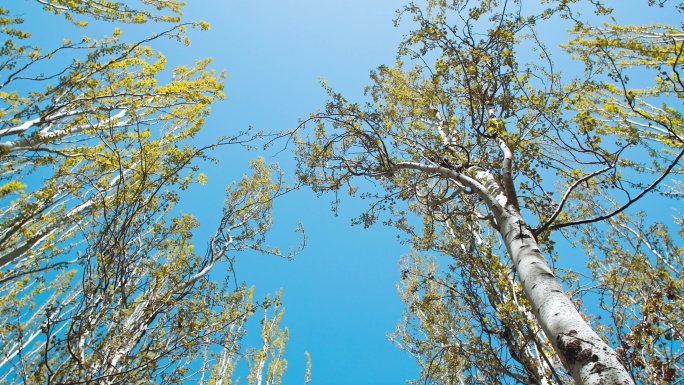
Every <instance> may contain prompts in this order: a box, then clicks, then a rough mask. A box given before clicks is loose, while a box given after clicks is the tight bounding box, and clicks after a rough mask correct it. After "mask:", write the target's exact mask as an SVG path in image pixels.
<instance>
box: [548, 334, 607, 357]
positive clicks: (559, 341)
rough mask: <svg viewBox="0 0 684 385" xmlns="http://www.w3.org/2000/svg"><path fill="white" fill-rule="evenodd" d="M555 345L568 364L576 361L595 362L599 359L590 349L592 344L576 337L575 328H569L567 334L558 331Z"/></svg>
mask: <svg viewBox="0 0 684 385" xmlns="http://www.w3.org/2000/svg"><path fill="white" fill-rule="evenodd" d="M556 346H558V349H559V350H560V351H561V353H562V354H563V356H564V357H565V360H566V362H567V364H568V365H569V366H574V365H575V364H576V363H578V362H580V363H583V362H587V361H590V362H597V361H598V360H599V357H598V356H597V355H596V354H594V353H593V351H592V347H593V346H594V344H592V343H591V342H589V341H586V340H583V339H581V338H578V337H577V331H576V330H570V331H569V332H568V333H567V334H565V333H560V334H559V335H558V337H556Z"/></svg>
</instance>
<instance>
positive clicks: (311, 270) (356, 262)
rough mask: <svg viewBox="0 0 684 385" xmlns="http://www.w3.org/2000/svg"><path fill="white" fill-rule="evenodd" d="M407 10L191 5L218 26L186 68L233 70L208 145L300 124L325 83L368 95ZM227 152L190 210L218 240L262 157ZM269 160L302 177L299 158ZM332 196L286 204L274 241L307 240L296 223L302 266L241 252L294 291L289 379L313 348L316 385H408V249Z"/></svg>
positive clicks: (345, 5)
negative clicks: (251, 164) (402, 268)
mask: <svg viewBox="0 0 684 385" xmlns="http://www.w3.org/2000/svg"><path fill="white" fill-rule="evenodd" d="M401 5H402V1H399V0H396V1H377V2H367V1H345V2H340V1H317V2H312V1H301V0H300V1H290V2H276V1H268V2H263V1H261V2H259V1H255V2H236V1H228V2H226V1H207V0H204V1H197V2H192V3H189V4H188V6H187V7H186V11H185V16H186V17H187V18H188V19H190V20H197V19H202V20H206V21H208V22H209V23H210V24H211V30H210V31H208V32H202V33H196V34H193V35H192V39H193V43H192V46H191V47H190V49H187V50H182V51H178V52H179V53H182V54H183V56H184V58H185V59H187V60H194V59H195V58H200V57H213V58H214V60H215V62H214V68H220V69H225V70H226V72H227V74H228V79H227V82H226V94H227V98H226V101H225V102H222V103H220V104H218V105H216V106H215V107H214V108H213V110H212V115H211V117H210V118H209V119H208V120H207V125H206V129H205V131H204V134H203V137H206V138H207V140H211V139H212V138H213V137H215V136H216V135H221V134H225V133H227V132H232V131H234V130H238V129H244V128H246V127H248V126H254V128H255V129H266V130H274V131H275V130H282V129H287V128H293V127H295V126H296V124H297V122H298V119H300V118H305V117H307V116H308V115H309V114H310V113H311V112H314V111H316V110H318V109H320V108H322V107H323V105H324V102H325V100H326V93H325V92H324V90H323V89H322V88H321V86H320V82H319V79H325V80H327V81H328V82H329V84H330V85H331V86H333V87H334V88H335V89H336V90H337V91H340V92H343V93H344V94H346V95H348V96H349V97H350V98H360V97H361V96H362V93H363V87H364V86H365V85H366V84H367V82H368V75H369V72H370V70H371V69H373V68H375V67H377V66H379V65H381V64H385V63H392V62H393V61H394V58H395V55H396V48H397V45H398V43H399V41H400V40H401V36H402V32H401V30H398V29H397V28H394V27H393V23H392V20H393V18H394V16H395V10H396V9H397V8H399V7H400V6H401ZM167 55H170V53H168V52H167ZM217 155H218V157H219V158H220V159H221V164H220V165H219V166H218V167H215V168H214V169H213V170H207V171H208V172H207V173H208V175H209V181H210V182H209V184H208V185H207V186H206V187H205V188H203V189H201V192H199V190H197V189H196V190H197V192H198V193H199V194H202V195H203V197H202V198H201V199H198V201H197V202H188V201H185V202H184V206H183V207H186V208H188V207H190V205H188V204H189V203H191V204H192V209H191V210H192V211H193V213H194V214H196V215H197V216H199V217H200V218H201V219H202V220H203V223H204V225H205V226H203V227H202V229H206V231H207V233H208V232H209V231H211V230H212V225H213V224H215V222H216V221H218V218H219V215H220V207H221V206H220V204H221V202H222V199H223V189H224V187H225V185H226V184H227V183H228V182H230V181H231V180H232V178H239V177H241V176H242V174H243V173H244V170H245V165H246V162H247V160H248V159H249V158H251V157H253V156H256V155H257V153H256V152H249V153H245V152H243V151H240V150H238V149H237V148H224V149H222V150H219V152H218V154H217ZM264 155H266V156H267V160H268V161H270V162H279V163H280V164H281V166H283V168H284V169H285V171H286V172H288V173H290V174H291V171H292V165H293V163H292V160H291V158H290V156H289V154H287V153H282V154H280V155H278V156H276V157H272V154H264ZM204 194H207V195H209V197H207V198H204ZM330 200H332V197H330V196H326V197H323V198H321V199H316V198H315V196H314V195H313V194H312V193H311V192H309V191H300V192H297V193H296V194H291V195H290V196H286V197H284V198H283V199H281V200H280V201H279V202H277V203H276V207H275V213H274V216H275V221H276V224H275V228H274V231H273V233H272V237H271V238H270V239H271V241H272V242H273V243H278V244H279V245H287V244H292V243H294V242H296V237H295V234H293V233H292V232H291V230H292V229H293V228H294V227H295V225H296V224H297V222H302V223H303V225H304V228H305V230H306V231H307V234H308V236H309V239H308V242H309V245H308V247H307V248H306V249H305V251H304V252H303V253H302V254H301V255H299V256H298V257H297V258H296V260H295V261H285V260H280V259H276V258H273V257H269V256H260V255H253V254H250V255H240V256H238V261H237V264H236V270H237V277H238V280H244V281H246V282H248V284H254V285H256V287H257V293H261V294H265V293H267V292H273V291H275V290H277V289H279V288H281V287H282V288H284V294H283V296H284V306H285V308H286V311H285V316H284V318H283V321H282V325H283V326H287V327H288V328H289V331H290V341H289V343H288V345H287V349H286V355H287V359H288V361H289V368H288V371H287V372H286V374H285V377H284V383H285V384H297V383H301V382H302V378H303V373H304V370H305V357H304V351H308V352H309V353H310V354H311V359H312V365H313V374H312V379H313V381H314V382H313V383H317V384H331V385H334V384H378V385H382V384H400V383H404V382H405V381H406V380H407V379H413V378H417V377H418V368H417V366H415V364H414V363H413V360H412V359H410V358H409V357H408V356H407V355H405V354H404V353H403V352H402V351H400V350H399V349H397V348H396V347H394V346H392V344H391V343H390V342H389V341H388V340H387V338H386V334H387V333H389V332H392V331H393V330H394V328H395V327H396V324H397V322H398V321H399V319H400V317H401V312H402V306H401V302H400V301H399V299H398V296H397V294H396V282H397V281H398V278H399V272H398V269H397V262H398V259H399V256H400V255H401V254H403V253H406V252H407V251H408V246H402V245H399V244H398V243H397V242H396V241H395V234H394V233H393V232H392V231H391V230H388V229H385V228H381V227H375V228H371V229H366V230H364V229H361V228H352V227H350V226H349V224H350V218H351V217H352V216H353V215H355V214H358V212H359V210H360V207H361V206H359V205H357V204H355V203H354V202H351V201H346V202H345V204H344V206H343V211H342V212H341V214H340V216H339V217H334V216H333V214H332V213H331V212H330ZM200 201H201V203H200ZM205 218H206V219H205ZM198 235H200V236H199V237H198V238H201V234H198ZM252 330H253V334H254V335H255V334H256V333H257V329H255V328H253V329H252Z"/></svg>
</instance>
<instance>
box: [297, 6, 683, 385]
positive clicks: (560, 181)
mask: <svg viewBox="0 0 684 385" xmlns="http://www.w3.org/2000/svg"><path fill="white" fill-rule="evenodd" d="M545 3H548V4H549V5H547V6H546V9H544V8H539V9H537V10H536V11H531V12H527V8H523V5H522V2H520V1H482V2H481V1H478V2H470V1H459V0H456V1H428V4H427V6H426V7H424V8H421V7H419V6H418V5H416V4H411V5H409V6H406V7H405V8H404V10H403V12H402V13H400V16H403V17H405V16H407V15H408V16H411V17H412V18H413V21H414V22H415V25H416V28H415V29H414V30H413V31H412V32H411V33H410V34H409V35H408V37H407V38H406V41H405V42H404V44H402V45H401V47H400V51H399V59H398V60H397V63H396V65H395V66H393V67H386V66H382V67H380V68H379V69H378V70H377V71H375V72H373V73H372V76H371V78H372V80H373V85H372V86H370V87H368V88H367V93H368V95H369V96H370V97H371V98H372V102H368V103H366V104H363V105H361V104H357V103H352V102H348V101H347V100H346V99H345V98H344V97H343V96H342V95H340V94H337V93H335V92H333V91H332V89H330V88H328V90H329V93H330V97H331V99H330V101H329V102H328V103H327V105H326V109H325V111H323V112H320V113H317V114H313V115H312V116H311V117H310V118H309V119H307V120H306V121H305V122H304V123H303V124H302V126H304V125H306V124H307V123H309V122H312V123H314V124H315V128H314V130H313V134H312V135H311V136H309V137H307V138H306V139H298V141H299V144H298V148H297V159H298V162H299V169H298V172H299V178H300V180H301V181H302V182H304V183H307V184H309V185H310V186H311V187H312V188H313V189H314V190H315V191H317V192H319V193H323V192H326V191H333V192H335V193H337V192H338V191H339V190H340V189H341V188H343V187H345V188H346V189H347V191H348V192H349V194H351V195H355V194H357V191H358V189H359V188H362V189H367V190H364V192H363V193H361V194H360V197H361V198H362V199H369V200H371V202H372V203H371V204H370V207H369V209H368V210H367V211H366V212H364V213H363V214H362V215H361V216H360V217H359V218H358V219H357V220H355V223H359V224H364V225H365V226H369V225H372V224H373V223H375V222H376V221H377V220H378V218H379V216H380V213H381V212H382V211H389V212H390V213H391V214H392V216H390V217H389V218H386V219H385V223H386V224H390V225H393V226H396V227H397V228H399V229H401V230H403V231H405V232H406V233H407V240H408V241H410V242H412V243H413V245H414V246H415V247H416V248H417V249H419V250H427V249H434V250H437V251H439V252H441V253H443V254H446V255H448V256H451V257H453V260H454V262H453V263H452V264H451V266H450V270H451V271H449V273H446V274H445V275H441V276H438V274H437V273H436V271H437V269H436V267H434V265H432V264H431V262H429V260H428V261H423V260H422V259H421V258H420V257H417V256H412V257H409V258H407V259H406V262H405V266H404V267H402V274H403V281H404V288H403V289H402V296H403V298H404V300H405V302H406V303H407V305H408V307H407V311H408V316H407V317H408V318H407V322H405V323H404V324H403V326H401V325H400V328H399V330H398V334H397V335H396V336H395V338H397V340H398V341H401V342H400V343H401V344H403V346H405V348H406V349H407V350H408V351H409V352H410V353H411V354H413V355H415V356H416V358H417V359H418V360H419V362H420V363H421V365H422V367H423V368H424V371H423V379H424V380H425V381H427V379H432V380H434V381H436V382H439V383H456V382H459V381H460V382H465V383H482V382H483V381H484V382H494V383H496V382H502V383H505V382H517V383H563V382H566V381H567V380H568V376H569V377H572V378H573V379H574V381H575V382H576V383H582V384H599V383H601V384H625V383H632V382H634V381H645V382H657V381H664V382H665V383H668V382H674V381H676V379H677V378H679V376H681V374H679V370H680V365H681V364H680V363H679V361H680V360H681V354H680V352H681V342H679V341H681V339H680V337H674V334H675V333H674V332H673V330H674V328H676V327H677V326H676V325H679V324H681V316H679V315H677V313H676V312H674V311H673V312H671V313H670V318H667V317H665V318H663V319H667V321H663V322H666V323H665V324H664V325H667V326H664V327H663V328H664V329H668V330H670V331H671V334H670V337H672V338H671V339H670V340H671V341H673V340H676V342H673V343H672V344H671V345H670V347H669V348H667V349H665V348H664V347H663V344H659V343H657V341H660V340H658V339H657V338H652V337H653V335H649V337H648V338H652V339H651V340H649V343H648V345H649V346H651V348H648V349H651V350H648V349H647V348H645V346H646V345H645V343H644V342H641V343H640V344H639V345H638V346H639V347H638V348H637V350H638V353H636V352H633V354H632V356H629V355H625V352H624V349H625V347H623V351H620V350H618V352H617V353H616V351H615V350H614V349H611V348H610V347H609V346H608V345H606V343H605V342H604V341H605V340H610V341H611V342H612V343H613V346H614V347H618V346H621V345H622V338H621V337H622V336H624V335H625V330H627V329H631V330H634V329H633V328H634V327H635V325H634V324H632V323H631V322H628V324H629V326H628V324H625V323H624V322H627V321H626V319H625V318H624V317H622V318H620V317H621V316H620V314H619V313H620V312H615V313H614V314H612V316H614V317H615V319H620V322H621V323H620V325H621V326H620V328H623V329H622V331H617V328H612V329H610V328H606V327H604V326H594V325H593V320H592V325H590V323H589V322H588V320H587V317H586V316H584V315H583V314H581V313H580V312H579V311H578V308H579V307H580V303H579V302H578V300H579V299H580V297H579V296H577V297H575V296H572V297H571V294H570V293H568V290H570V286H566V287H565V288H564V287H563V286H562V285H561V283H562V282H563V280H564V278H569V279H576V278H577V272H576V271H569V273H570V274H569V275H565V274H564V273H563V271H562V270H558V269H553V268H552V267H551V266H550V264H552V263H554V262H555V261H556V259H558V258H563V256H564V255H566V254H574V253H573V252H572V251H571V250H568V251H566V252H563V253H560V254H556V251H555V249H554V239H557V238H552V237H551V236H552V234H553V233H554V231H555V232H556V233H558V232H559V231H561V232H564V234H565V235H570V234H572V233H571V231H575V230H577V231H584V232H586V233H587V234H592V233H593V231H595V230H592V229H591V226H599V227H600V228H602V229H608V228H614V226H615V223H616V222H615V221H622V223H625V224H626V222H624V219H621V218H623V217H624V215H626V213H627V212H628V211H627V210H628V209H630V211H629V212H634V211H633V210H632V209H633V207H632V206H636V204H637V202H639V203H641V202H642V200H643V199H645V198H651V197H652V196H651V195H647V194H649V193H650V192H658V191H660V192H665V190H666V187H665V185H664V184H663V182H664V181H665V180H666V179H667V178H668V177H677V176H678V175H679V173H680V172H681V165H680V160H681V157H682V155H683V154H684V142H683V141H682V139H683V136H682V125H681V122H682V120H681V114H680V113H679V111H678V109H677V108H675V107H673V106H674V105H675V104H674V103H676V100H677V98H681V96H682V89H681V84H682V83H681V82H680V80H679V70H680V68H681V64H680V62H679V60H680V59H679V58H680V56H681V47H682V40H681V36H682V34H681V31H680V29H679V28H678V27H671V26H664V25H650V26H625V25H619V24H617V22H615V21H614V19H612V18H611V12H612V11H611V9H610V8H608V7H607V6H605V5H604V4H602V3H597V2H582V1H558V2H555V1H549V2H545ZM659 5H660V6H662V7H674V9H675V11H678V10H680V8H681V6H680V5H674V6H672V5H670V4H666V2H662V4H659ZM644 7H645V10H644V12H657V11H658V9H657V8H655V7H654V4H653V3H649V4H648V5H647V4H644ZM649 7H650V8H649ZM579 11H587V12H589V13H590V15H591V17H586V16H580V13H579ZM654 18H656V19H657V17H655V16H654ZM603 20H606V21H608V22H611V21H612V22H613V25H607V26H604V27H595V26H594V25H597V24H595V22H597V21H598V22H600V21H603ZM549 23H554V24H553V25H554V26H556V28H557V25H567V26H569V27H570V28H571V31H570V34H571V35H570V37H569V39H570V41H569V43H568V44H566V45H565V50H566V52H568V53H570V54H573V55H574V57H575V59H576V60H577V61H576V62H575V63H574V64H573V66H574V67H573V69H577V68H578V66H579V67H581V66H583V67H584V68H580V69H579V70H577V71H568V72H570V74H569V75H564V74H562V73H561V72H559V70H558V65H556V64H555V63H554V61H553V59H552V54H554V52H553V50H552V49H551V48H549V46H548V45H547V43H546V42H544V41H543V40H542V39H541V38H540V34H539V32H538V31H539V30H540V29H541V28H543V27H545V26H548V25H549ZM535 52H536V56H537V57H538V58H536V59H532V60H534V61H532V62H527V63H520V60H521V59H522V60H529V59H527V58H530V57H532V56H531V55H530V53H535ZM555 54H556V55H558V54H559V53H555ZM428 63H430V64H428ZM637 75H638V78H639V79H640V81H639V82H638V83H637V82H630V80H629V79H630V78H631V79H635V78H637ZM647 79H650V80H651V81H648V80H647ZM359 179H365V180H366V182H360V181H359ZM377 186H381V187H382V188H381V189H378V188H374V187H377ZM401 202H407V205H405V204H403V203H401ZM407 209H408V210H407ZM627 218H629V217H627ZM414 220H415V221H414ZM421 222H422V224H421V225H418V223H421ZM617 223H620V222H617ZM618 227H619V226H618ZM628 227H629V228H632V229H634V228H636V227H634V226H629V225H628ZM637 227H638V226H637ZM658 228H659V229H660V234H661V236H662V238H660V239H661V240H662V242H663V243H664V244H667V242H668V241H667V240H668V239H670V238H669V236H668V235H666V234H665V232H666V230H667V227H666V226H659V227H658ZM628 233H629V231H628V232H627V233H625V230H623V231H622V235H627V234H628ZM637 234H638V232H637ZM641 234H643V233H641ZM493 235H497V236H498V237H496V238H498V239H500V243H497V241H496V238H495V237H493ZM632 236H634V237H635V238H631V237H632ZM620 237H621V236H620V235H618V236H616V237H609V239H607V240H606V242H607V243H604V244H602V246H598V245H596V244H595V243H594V242H595V241H596V238H595V237H592V238H588V239H586V241H585V246H586V248H588V249H592V248H594V247H598V250H600V251H608V250H612V246H615V245H616V244H620V243H621V242H623V241H626V240H627V239H632V240H633V241H634V239H638V235H635V234H634V233H633V232H632V235H629V236H628V237H627V238H624V237H623V238H620ZM575 239H577V240H578V241H580V242H581V241H582V238H579V239H578V238H575ZM659 242H660V241H659ZM637 243H638V244H639V247H640V248H643V247H645V246H642V245H643V244H644V243H645V241H639V242H637ZM601 247H602V248H601ZM504 250H505V253H507V254H508V257H504V256H503V253H504ZM680 251H681V250H680V249H679V248H677V247H674V246H673V247H671V248H670V252H672V253H674V256H672V254H668V257H667V258H674V259H675V260H678V259H680V258H681V252H680ZM630 252H633V253H635V254H633V255H635V256H639V255H642V254H643V250H641V251H640V250H639V249H637V250H631V251H630ZM544 253H545V254H546V256H545V255H544ZM661 254H663V253H661ZM585 255H587V256H588V257H589V258H585V260H588V261H592V259H591V258H592V256H593V255H594V252H591V253H588V254H585ZM630 255H632V254H630ZM566 258H567V257H566ZM635 258H636V259H638V260H640V261H641V263H642V266H641V267H642V271H643V270H648V271H653V269H652V268H651V266H648V264H649V263H655V262H654V261H657V260H658V257H657V255H654V254H651V255H649V257H648V258H646V257H638V258H637V257H635ZM661 259H662V258H661ZM595 261H596V260H594V266H599V265H601V266H603V267H598V268H597V269H595V270H594V274H596V278H597V280H599V281H598V282H597V283H596V284H597V285H603V286H602V289H601V290H608V291H610V292H611V295H617V294H618V292H617V291H619V290H620V288H618V287H615V286H614V285H613V286H611V285H604V284H605V283H606V280H605V278H606V276H605V275H604V274H605V273H606V270H604V267H605V266H606V265H604V263H615V264H617V263H620V264H622V263H628V262H627V261H628V258H626V257H625V258H612V259H610V260H609V261H610V262H607V260H605V259H604V260H602V261H601V263H600V264H598V263H597V262H595ZM664 264H665V263H664V262H660V265H661V266H662V265H664ZM622 266H623V267H622V268H621V269H623V270H619V271H625V270H624V269H628V268H627V267H626V265H622ZM679 269H680V267H679V266H678V265H677V264H673V263H671V264H670V265H669V266H668V267H667V268H665V269H662V270H658V271H659V273H658V274H660V275H662V276H663V277H664V278H661V279H664V280H665V281H667V282H678V281H679V278H678V271H679ZM511 272H512V273H511ZM613 274H614V273H613ZM513 277H515V278H516V279H515V280H513ZM636 282H638V281H635V284H636ZM669 287H671V290H670V297H669V298H671V299H670V300H671V301H674V303H676V304H674V305H668V309H672V310H674V309H675V308H677V307H678V306H680V305H679V304H680V303H681V301H682V293H681V286H678V284H674V285H670V286H669ZM675 288H676V289H675ZM661 291H662V290H661ZM580 292H582V291H580ZM661 298H664V297H662V294H661ZM632 306H633V307H632V308H631V309H630V310H633V309H635V308H636V307H638V306H639V305H638V304H634V303H632ZM660 309H664V307H663V306H660V307H659V311H661V310H660ZM630 310H627V311H628V312H629V311H630ZM642 310H643V309H642ZM647 313H648V314H651V311H650V310H649V311H647ZM659 314H661V313H659ZM658 317H660V315H658ZM637 318H638V317H637ZM634 319H635V318H632V321H634ZM659 319H660V318H659ZM649 323H652V322H650V321H649ZM641 327H643V326H641ZM625 328H627V329H625ZM636 330H641V329H639V328H637V329H636ZM418 333H422V336H420V335H418ZM611 333H612V334H611ZM628 345H629V346H631V343H628ZM656 346H657V347H656ZM654 347H655V348H654ZM644 349H646V350H644ZM552 351H553V352H554V354H551V352H552ZM468 354H472V355H470V356H469V355H468ZM637 355H639V356H641V357H642V358H640V359H639V362H641V364H639V365H645V362H647V361H649V360H651V361H650V363H649V365H651V369H652V370H651V373H653V375H646V376H645V375H644V373H637V370H636V368H638V367H639V365H637V364H636V363H635V362H636V361H632V363H628V362H627V360H629V359H634V357H633V356H637ZM647 357H658V360H655V358H653V359H650V358H647ZM658 362H659V363H658ZM658 373H660V374H663V373H668V374H667V375H665V376H660V377H659V376H658ZM646 379H648V381H647V380H646Z"/></svg>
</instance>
